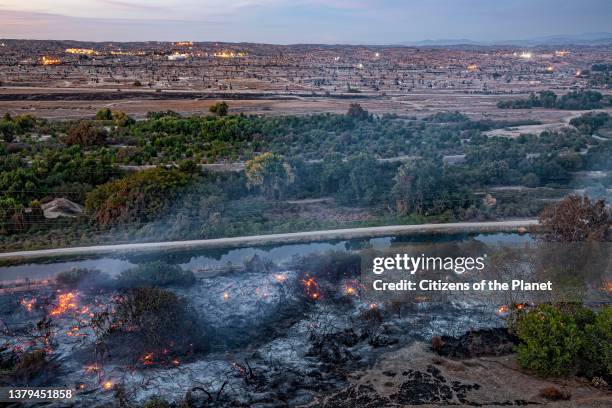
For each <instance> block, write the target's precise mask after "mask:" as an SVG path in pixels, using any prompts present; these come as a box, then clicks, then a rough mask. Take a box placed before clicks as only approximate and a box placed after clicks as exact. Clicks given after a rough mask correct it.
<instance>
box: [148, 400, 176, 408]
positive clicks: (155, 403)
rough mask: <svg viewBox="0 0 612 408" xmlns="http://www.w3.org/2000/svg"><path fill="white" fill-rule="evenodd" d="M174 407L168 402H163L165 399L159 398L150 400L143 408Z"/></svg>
mask: <svg viewBox="0 0 612 408" xmlns="http://www.w3.org/2000/svg"><path fill="white" fill-rule="evenodd" d="M171 406H172V405H170V404H169V403H168V402H167V401H165V400H163V399H158V398H152V399H150V400H147V401H146V402H145V403H144V404H143V406H142V408H170V407H171Z"/></svg>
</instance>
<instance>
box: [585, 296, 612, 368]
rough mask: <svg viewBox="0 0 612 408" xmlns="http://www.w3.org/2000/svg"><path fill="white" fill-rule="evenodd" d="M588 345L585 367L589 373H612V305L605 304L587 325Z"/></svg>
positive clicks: (586, 347) (586, 346)
mask: <svg viewBox="0 0 612 408" xmlns="http://www.w3.org/2000/svg"><path fill="white" fill-rule="evenodd" d="M585 332H586V345H585V350H584V354H585V361H586V362H587V366H586V367H583V368H584V369H585V370H586V371H587V374H602V375H603V374H608V375H610V374H611V373H612V306H605V307H604V308H603V309H602V310H601V311H600V312H599V313H597V315H596V316H595V318H594V321H593V322H592V323H587V324H586V327H585Z"/></svg>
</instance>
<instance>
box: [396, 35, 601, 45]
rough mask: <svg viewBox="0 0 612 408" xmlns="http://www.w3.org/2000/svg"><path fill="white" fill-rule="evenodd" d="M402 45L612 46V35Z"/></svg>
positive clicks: (443, 41)
mask: <svg viewBox="0 0 612 408" xmlns="http://www.w3.org/2000/svg"><path fill="white" fill-rule="evenodd" d="M400 45H410V46H417V47H439V46H445V45H520V46H537V45H612V33H603V32H602V33H583V34H575V35H551V36H545V37H533V38H526V39H522V40H496V41H475V40H470V39H465V38H460V39H439V40H422V41H408V42H402V43H400Z"/></svg>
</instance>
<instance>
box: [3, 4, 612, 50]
mask: <svg viewBox="0 0 612 408" xmlns="http://www.w3.org/2000/svg"><path fill="white" fill-rule="evenodd" d="M610 21H612V3H610V2H608V1H605V0H586V1H583V2H580V3H578V2H572V3H569V2H568V3H565V4H559V3H558V2H557V1H554V0H539V1H526V0H510V1H507V2H504V4H500V3H497V2H495V3H493V2H489V1H482V0H455V1H450V0H433V1H425V0H412V1H399V0H382V1H374V0H353V1H348V0H330V1H323V0H297V1H293V2H291V4H287V2H286V1H280V0H240V1H234V2H232V3H231V4H225V2H223V1H220V0H206V1H204V2H202V1H200V2H196V1H192V0H187V1H169V0H153V1H152V0H149V1H144V0H85V1H76V0H57V1H54V2H53V3H52V4H51V3H50V2H47V1H37V0H34V1H30V2H27V3H24V2H19V1H16V0H1V1H0V25H1V27H2V28H0V37H2V38H28V39H63V40H84V41H147V40H157V41H175V40H181V39H184V40H193V41H227V42H261V43H272V44H295V43H327V44H401V43H408V42H414V41H421V40H428V39H431V40H439V39H469V40H472V41H488V42H491V41H504V40H523V39H528V38H533V37H544V36H551V35H576V34H580V33H585V32H600V31H601V32H603V31H607V32H610V31H612V27H611V26H610V23H609V22H610ZM568 27H571V30H568V29H567V28H568Z"/></svg>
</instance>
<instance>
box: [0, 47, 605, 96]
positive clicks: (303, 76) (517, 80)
mask: <svg viewBox="0 0 612 408" xmlns="http://www.w3.org/2000/svg"><path fill="white" fill-rule="evenodd" d="M2 43H3V46H2V47H0V81H1V83H2V84H3V85H5V86H43V87H54V86H66V85H67V84H68V85H71V86H88V87H99V88H105V87H106V88H124V87H133V86H138V87H140V86H143V87H148V88H151V89H185V90H208V89H210V90H235V91H254V90H257V91H270V92H314V93H323V94H325V93H343V92H347V93H377V94H381V93H384V94H389V95H392V94H393V93H400V94H401V93H406V92H411V91H415V90H426V89H447V90H457V91H464V92H469V93H501V94H506V93H507V94H510V93H523V92H528V91H533V90H537V89H540V88H541V89H558V90H564V89H565V90H566V89H575V88H582V87H586V86H589V78H588V72H589V69H590V67H591V65H592V64H601V63H606V64H610V63H612V53H611V52H610V51H611V50H610V48H612V47H606V46H599V47H569V48H567V49H554V48H543V47H541V48H533V49H529V50H525V49H515V48H512V47H505V48H500V47H475V46H474V47H468V46H463V47H459V46H456V47H447V48H442V47H431V48H417V47H404V46H387V47H372V46H342V45H336V46H322V45H294V46H279V45H265V44H224V43H194V42H191V41H181V42H175V43H162V42H143V43H108V44H106V43H104V44H103V43H81V42H74V41H28V40H3V41H2Z"/></svg>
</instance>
